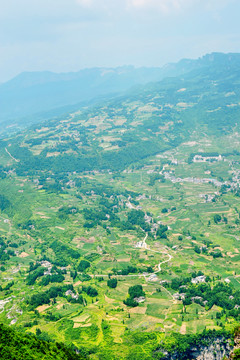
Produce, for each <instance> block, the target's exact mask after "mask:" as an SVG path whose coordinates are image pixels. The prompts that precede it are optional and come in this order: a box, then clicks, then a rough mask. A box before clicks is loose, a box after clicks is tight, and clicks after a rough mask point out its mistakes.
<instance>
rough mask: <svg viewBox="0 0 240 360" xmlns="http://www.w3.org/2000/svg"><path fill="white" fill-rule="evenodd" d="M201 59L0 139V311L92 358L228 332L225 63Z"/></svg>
mask: <svg viewBox="0 0 240 360" xmlns="http://www.w3.org/2000/svg"><path fill="white" fill-rule="evenodd" d="M213 68H214V70H213ZM213 68H212V67H211V68H207V67H206V68H205V67H204V69H201V71H197V72H196V70H194V72H193V73H191V72H190V73H189V74H188V75H185V76H184V77H183V76H180V77H176V78H169V79H167V80H163V81H161V82H159V83H152V84H149V85H147V86H144V87H139V88H138V90H134V91H131V93H129V94H128V95H122V96H120V97H116V98H114V99H111V100H106V102H104V103H103V104H101V105H95V106H89V107H88V106H86V107H85V108H83V109H82V108H81V109H79V110H78V111H74V112H72V113H66V114H63V115H62V116H61V117H60V118H59V117H58V118H57V119H56V118H53V119H49V120H46V121H44V122H41V123H39V124H35V125H32V126H31V127H30V128H29V129H28V130H23V131H21V132H19V133H17V134H15V135H13V134H10V135H9V136H8V137H5V138H3V139H2V140H1V141H0V165H1V166H0V210H1V214H0V285H1V286H0V321H1V322H2V323H4V324H7V325H11V326H12V327H16V328H18V329H20V330H21V331H22V332H24V333H25V332H28V333H32V334H37V335H38V336H39V337H40V338H41V339H42V340H55V341H61V342H64V343H65V344H67V345H71V344H73V346H75V347H76V348H77V349H78V351H79V352H80V354H81V355H82V356H85V357H86V358H89V359H94V360H95V359H115V358H116V359H131V356H132V355H131V354H132V353H134V359H140V358H141V359H155V358H156V359H168V358H167V357H166V356H167V355H166V354H165V355H164V351H167V352H168V353H171V351H175V350H176V349H177V348H178V346H180V345H179V344H181V342H183V343H184V344H185V341H186V343H187V345H186V349H188V346H190V345H189V344H190V343H191V346H192V344H193V343H194V341H196V339H198V341H200V340H199V338H198V336H200V335H199V334H205V335H203V336H206V337H208V336H209V337H210V338H211V336H218V335H219V334H220V335H219V336H220V337H221V339H222V336H223V337H224V339H225V336H226V338H227V339H230V338H231V336H232V335H231V334H232V333H233V331H234V329H235V328H236V327H237V326H239V325H238V324H239V318H240V280H239V279H240V270H239V259H240V254H239V251H240V248H239V241H240V234H239V224H240V206H239V196H240V190H239V181H240V177H239V174H240V152H239V148H240V146H239V145H240V126H239V114H240V111H239V106H240V103H239V95H240V94H239V88H238V85H239V80H238V79H239V77H238V75H239V70H238V68H237V67H236V66H234V67H233V69H231V77H230V70H229V69H228V68H227V69H225V66H223V67H222V66H221V64H220V65H219V64H218V62H217V60H216V63H215V66H214V67H213ZM230 78H231V85H229V79H230ZM230 90H232V91H230ZM214 334H215V335H214ZM195 337H196V338H195ZM184 339H185V340H184ZM186 339H187V340H186ZM204 339H205V338H204ZM188 341H189V343H188ZM221 341H222V340H221ZM224 341H225V340H224ZM200 342H201V341H200ZM181 351H183V350H181ZM164 356H165V357H164ZM179 359H180V357H179ZM182 359H184V357H182Z"/></svg>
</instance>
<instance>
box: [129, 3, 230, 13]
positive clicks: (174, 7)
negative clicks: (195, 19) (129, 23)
mask: <svg viewBox="0 0 240 360" xmlns="http://www.w3.org/2000/svg"><path fill="white" fill-rule="evenodd" d="M235 1H236V0H126V2H127V6H128V8H135V9H147V8H148V9H156V10H159V11H160V12H163V13H170V12H175V11H180V10H186V9H189V8H196V7H198V6H199V5H200V6H201V8H205V9H206V10H209V11H214V10H218V9H222V8H224V7H226V6H228V5H229V4H231V3H234V2H235Z"/></svg>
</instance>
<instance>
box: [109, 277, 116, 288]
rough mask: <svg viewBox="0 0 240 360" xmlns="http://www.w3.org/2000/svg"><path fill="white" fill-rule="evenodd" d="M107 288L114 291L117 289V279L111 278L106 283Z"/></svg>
mask: <svg viewBox="0 0 240 360" xmlns="http://www.w3.org/2000/svg"><path fill="white" fill-rule="evenodd" d="M107 286H109V287H110V288H112V289H115V288H116V287H117V279H116V278H112V279H109V280H108V281H107Z"/></svg>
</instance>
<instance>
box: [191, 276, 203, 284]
mask: <svg viewBox="0 0 240 360" xmlns="http://www.w3.org/2000/svg"><path fill="white" fill-rule="evenodd" d="M205 280H206V276H205V275H201V276H197V277H195V278H193V279H192V280H191V282H192V284H198V283H204V282H205Z"/></svg>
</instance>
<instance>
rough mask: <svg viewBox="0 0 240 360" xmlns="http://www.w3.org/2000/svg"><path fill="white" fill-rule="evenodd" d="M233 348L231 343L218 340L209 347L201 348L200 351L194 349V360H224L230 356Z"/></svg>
mask: <svg viewBox="0 0 240 360" xmlns="http://www.w3.org/2000/svg"><path fill="white" fill-rule="evenodd" d="M230 352H231V347H230V344H229V342H227V343H225V342H223V339H221V338H218V339H216V340H215V341H214V342H213V343H212V344H210V345H208V346H201V347H200V348H199V349H196V351H194V349H192V359H194V360H195V359H196V360H222V359H223V358H224V357H225V356H229V354H230Z"/></svg>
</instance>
